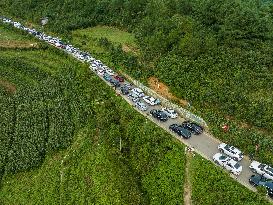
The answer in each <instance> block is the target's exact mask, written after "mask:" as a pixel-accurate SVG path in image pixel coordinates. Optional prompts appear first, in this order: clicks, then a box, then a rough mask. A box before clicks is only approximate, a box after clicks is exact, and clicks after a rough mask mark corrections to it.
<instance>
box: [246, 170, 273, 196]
mask: <svg viewBox="0 0 273 205" xmlns="http://www.w3.org/2000/svg"><path fill="white" fill-rule="evenodd" d="M249 183H250V184H251V185H252V186H255V187H256V186H263V187H265V188H266V189H267V194H268V195H269V196H270V197H273V181H272V180H269V179H267V178H265V177H263V176H261V175H252V176H251V177H250V178H249Z"/></svg>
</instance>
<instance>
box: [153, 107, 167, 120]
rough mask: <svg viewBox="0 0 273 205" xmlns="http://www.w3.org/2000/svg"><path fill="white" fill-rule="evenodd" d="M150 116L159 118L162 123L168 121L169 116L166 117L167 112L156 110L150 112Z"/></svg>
mask: <svg viewBox="0 0 273 205" xmlns="http://www.w3.org/2000/svg"><path fill="white" fill-rule="evenodd" d="M150 114H151V115H152V116H153V117H154V118H157V119H158V120H160V121H163V122H166V121H167V120H168V116H167V115H166V113H165V112H163V111H162V110H156V109H152V110H151V111H150Z"/></svg>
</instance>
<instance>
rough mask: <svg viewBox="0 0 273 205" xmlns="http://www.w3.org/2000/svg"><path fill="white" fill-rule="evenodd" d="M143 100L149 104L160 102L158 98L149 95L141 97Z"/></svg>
mask: <svg viewBox="0 0 273 205" xmlns="http://www.w3.org/2000/svg"><path fill="white" fill-rule="evenodd" d="M143 100H144V101H145V102H146V103H148V104H149V105H158V104H160V100H159V99H156V98H153V97H150V96H145V97H143Z"/></svg>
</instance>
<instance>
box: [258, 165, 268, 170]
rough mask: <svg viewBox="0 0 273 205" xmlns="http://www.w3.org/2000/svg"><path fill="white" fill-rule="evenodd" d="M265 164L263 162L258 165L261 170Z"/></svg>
mask: <svg viewBox="0 0 273 205" xmlns="http://www.w3.org/2000/svg"><path fill="white" fill-rule="evenodd" d="M265 166H266V165H265V164H260V165H259V166H258V167H259V168H260V169H261V170H264V167H265Z"/></svg>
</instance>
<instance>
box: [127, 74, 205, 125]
mask: <svg viewBox="0 0 273 205" xmlns="http://www.w3.org/2000/svg"><path fill="white" fill-rule="evenodd" d="M123 75H124V76H125V77H126V78H127V79H129V80H130V81H131V82H132V83H133V84H134V85H136V86H137V87H139V88H140V89H142V90H143V91H144V92H145V93H147V94H148V95H151V96H153V97H156V98H158V99H160V100H161V104H162V105H163V106H166V107H168V108H173V109H174V110H176V111H177V113H178V114H180V115H181V116H183V118H185V119H186V120H191V121H194V122H196V123H198V124H200V125H202V126H203V127H204V128H208V125H207V123H206V122H205V120H203V119H202V118H201V117H199V116H197V115H195V114H193V113H191V112H190V111H188V110H186V109H184V108H182V107H180V106H178V105H176V104H174V103H172V102H170V101H169V100H167V99H166V98H164V97H163V96H161V95H159V94H158V93H157V92H155V91H154V90H152V89H151V88H149V87H147V86H145V85H143V84H142V83H140V82H139V81H137V80H135V79H133V78H131V77H130V76H128V75H126V74H124V73H123Z"/></svg>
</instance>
